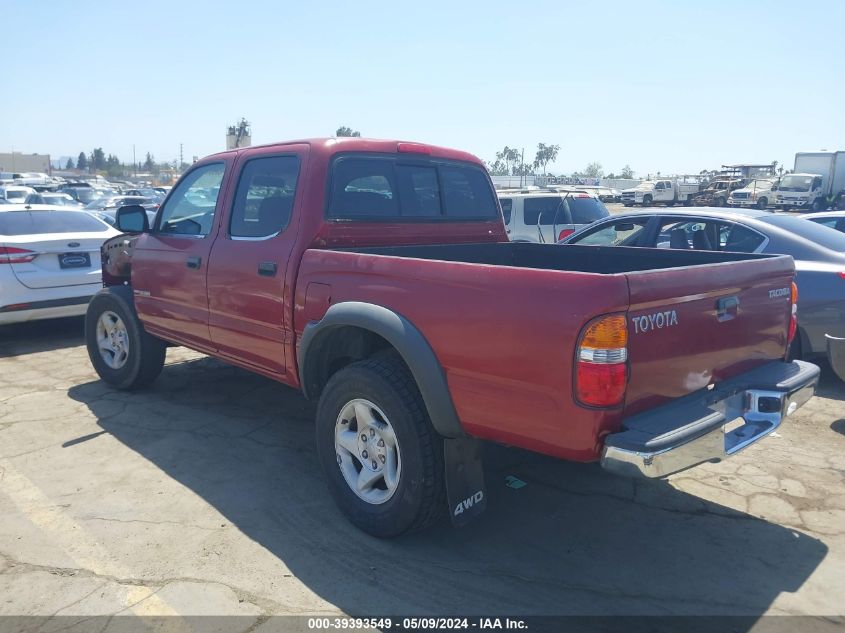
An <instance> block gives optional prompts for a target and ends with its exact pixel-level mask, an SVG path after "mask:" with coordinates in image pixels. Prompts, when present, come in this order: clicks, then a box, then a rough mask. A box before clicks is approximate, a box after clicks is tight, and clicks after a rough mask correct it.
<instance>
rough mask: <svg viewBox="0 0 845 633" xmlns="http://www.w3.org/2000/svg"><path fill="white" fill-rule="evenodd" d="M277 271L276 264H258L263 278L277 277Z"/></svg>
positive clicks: (259, 272)
mask: <svg viewBox="0 0 845 633" xmlns="http://www.w3.org/2000/svg"><path fill="white" fill-rule="evenodd" d="M277 270H278V266H277V265H276V262H261V263H260V264H258V274H259V275H261V276H262V277H275V276H276V271H277Z"/></svg>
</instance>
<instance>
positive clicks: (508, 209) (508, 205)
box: [499, 198, 513, 224]
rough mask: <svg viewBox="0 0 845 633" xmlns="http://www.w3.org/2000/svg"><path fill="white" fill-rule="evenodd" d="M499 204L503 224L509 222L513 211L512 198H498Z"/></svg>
mask: <svg viewBox="0 0 845 633" xmlns="http://www.w3.org/2000/svg"><path fill="white" fill-rule="evenodd" d="M499 204H501V205H502V216H503V217H504V218H505V224H510V223H511V213H512V212H513V199H512V198H499Z"/></svg>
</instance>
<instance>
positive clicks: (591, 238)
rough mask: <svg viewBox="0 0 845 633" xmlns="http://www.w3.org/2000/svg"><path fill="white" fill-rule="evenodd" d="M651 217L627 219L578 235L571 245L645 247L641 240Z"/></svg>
mask: <svg viewBox="0 0 845 633" xmlns="http://www.w3.org/2000/svg"><path fill="white" fill-rule="evenodd" d="M649 220H651V217H643V218H625V219H620V220H619V221H617V222H609V223H607V224H603V225H601V226H599V227H596V228H591V229H587V230H585V231H582V232H581V233H578V234H577V235H576V236H575V237H574V238H573V239H572V241H571V242H569V243H570V244H582V245H584V246H644V244H641V243H640V240H641V239H642V238H643V237H644V235H645V233H644V229H645V227H646V225H647V224H648V222H649Z"/></svg>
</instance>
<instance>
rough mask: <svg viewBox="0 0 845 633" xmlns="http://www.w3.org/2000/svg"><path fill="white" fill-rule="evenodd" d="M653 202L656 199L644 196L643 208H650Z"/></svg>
mask: <svg viewBox="0 0 845 633" xmlns="http://www.w3.org/2000/svg"><path fill="white" fill-rule="evenodd" d="M652 200H654V198H652V197H651V196H649V195H645V196H643V206H644V207H650V206H651V204H652Z"/></svg>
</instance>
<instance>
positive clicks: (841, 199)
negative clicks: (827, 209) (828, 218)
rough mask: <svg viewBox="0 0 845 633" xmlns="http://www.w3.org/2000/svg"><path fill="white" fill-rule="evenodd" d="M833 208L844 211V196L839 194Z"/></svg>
mask: <svg viewBox="0 0 845 633" xmlns="http://www.w3.org/2000/svg"><path fill="white" fill-rule="evenodd" d="M833 208H834V209H836V210H837V211H845V196H839V197H838V198H837V199H836V201H835V202H834V203H833Z"/></svg>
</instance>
